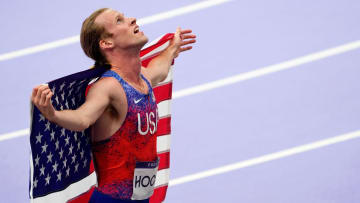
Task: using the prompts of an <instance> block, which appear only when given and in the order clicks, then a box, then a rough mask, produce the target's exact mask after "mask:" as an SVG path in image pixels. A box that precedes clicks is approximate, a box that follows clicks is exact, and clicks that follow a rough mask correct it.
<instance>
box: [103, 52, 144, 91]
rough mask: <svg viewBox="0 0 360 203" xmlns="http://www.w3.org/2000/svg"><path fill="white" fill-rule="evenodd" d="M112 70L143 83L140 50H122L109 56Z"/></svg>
mask: <svg viewBox="0 0 360 203" xmlns="http://www.w3.org/2000/svg"><path fill="white" fill-rule="evenodd" d="M107 58H108V60H109V62H110V64H111V70H113V71H115V72H116V73H118V74H119V75H121V76H122V77H124V78H125V79H126V80H128V81H129V82H133V83H136V84H141V77H140V73H141V61H140V50H139V51H136V50H131V51H130V50H127V51H126V50H121V51H117V52H113V53H111V55H108V56H107Z"/></svg>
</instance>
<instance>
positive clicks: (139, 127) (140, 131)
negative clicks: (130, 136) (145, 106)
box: [137, 113, 149, 135]
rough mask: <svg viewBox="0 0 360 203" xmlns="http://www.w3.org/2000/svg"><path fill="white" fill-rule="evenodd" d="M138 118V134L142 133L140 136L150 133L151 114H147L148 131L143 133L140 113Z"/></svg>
mask: <svg viewBox="0 0 360 203" xmlns="http://www.w3.org/2000/svg"><path fill="white" fill-rule="evenodd" d="M137 116H138V132H139V133H140V135H146V134H147V133H148V132H149V114H148V113H146V131H145V132H143V131H142V130H141V117H140V113H138V114H137Z"/></svg>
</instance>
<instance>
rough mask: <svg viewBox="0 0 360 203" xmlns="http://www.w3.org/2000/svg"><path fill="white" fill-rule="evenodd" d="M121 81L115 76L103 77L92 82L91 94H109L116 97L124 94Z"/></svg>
mask: <svg viewBox="0 0 360 203" xmlns="http://www.w3.org/2000/svg"><path fill="white" fill-rule="evenodd" d="M121 90H122V88H121V85H120V83H119V82H118V81H117V80H116V79H115V78H113V77H103V78H101V79H99V80H98V81H96V82H95V83H94V84H92V86H91V88H90V89H89V94H96V95H99V94H100V95H103V96H105V95H106V96H109V97H110V98H114V97H117V96H119V94H122V91H121Z"/></svg>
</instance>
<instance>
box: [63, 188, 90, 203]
mask: <svg viewBox="0 0 360 203" xmlns="http://www.w3.org/2000/svg"><path fill="white" fill-rule="evenodd" d="M94 190H95V186H93V187H92V188H90V190H89V191H87V192H85V193H84V194H82V195H79V196H78V197H75V198H74V199H71V200H69V201H68V202H67V203H84V202H89V200H90V198H91V195H92V193H93V192H94Z"/></svg>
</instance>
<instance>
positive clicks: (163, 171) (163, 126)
mask: <svg viewBox="0 0 360 203" xmlns="http://www.w3.org/2000/svg"><path fill="white" fill-rule="evenodd" d="M173 36H174V35H173V34H166V35H164V36H161V37H159V38H158V39H156V40H155V41H153V42H151V43H149V45H148V46H146V47H145V48H144V49H143V50H142V51H141V53H140V57H141V60H142V65H143V66H144V67H145V68H146V67H147V65H148V63H149V62H150V61H151V60H152V59H154V58H155V57H156V56H157V55H158V54H160V53H161V51H163V50H164V49H166V47H168V46H169V43H170V39H172V38H173ZM172 69H173V68H172V67H171V68H170V71H169V74H168V76H167V78H166V79H165V80H164V81H162V82H161V83H159V84H158V85H157V86H156V87H154V95H155V98H156V103H157V104H158V111H159V123H158V129H157V143H156V145H157V153H158V156H159V158H160V162H159V168H158V172H157V176H156V182H155V191H154V194H153V196H152V197H151V198H150V203H160V202H163V201H164V200H165V196H166V190H167V187H168V184H169V168H170V134H171V112H170V102H171V95H172Z"/></svg>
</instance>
